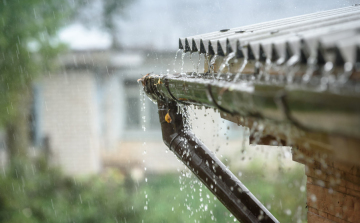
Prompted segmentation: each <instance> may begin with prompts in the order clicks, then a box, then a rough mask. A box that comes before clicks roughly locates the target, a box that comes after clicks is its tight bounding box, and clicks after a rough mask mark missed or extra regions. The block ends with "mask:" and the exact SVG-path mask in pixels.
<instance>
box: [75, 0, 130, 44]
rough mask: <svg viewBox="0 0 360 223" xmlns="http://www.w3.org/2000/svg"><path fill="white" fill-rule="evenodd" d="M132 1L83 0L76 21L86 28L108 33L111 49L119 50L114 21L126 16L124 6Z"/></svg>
mask: <svg viewBox="0 0 360 223" xmlns="http://www.w3.org/2000/svg"><path fill="white" fill-rule="evenodd" d="M133 1H134V0H83V2H82V7H81V10H79V13H78V14H77V16H76V19H77V20H78V21H79V22H81V23H82V24H85V25H87V26H95V27H97V28H100V29H102V30H103V31H105V32H107V33H109V34H110V35H111V37H112V48H113V49H120V48H121V44H120V41H119V39H118V37H119V29H118V25H117V23H116V21H118V20H119V19H121V18H124V17H125V16H126V11H125V9H126V6H128V5H129V4H131V2H133Z"/></svg>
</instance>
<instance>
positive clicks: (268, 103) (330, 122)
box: [144, 73, 360, 138]
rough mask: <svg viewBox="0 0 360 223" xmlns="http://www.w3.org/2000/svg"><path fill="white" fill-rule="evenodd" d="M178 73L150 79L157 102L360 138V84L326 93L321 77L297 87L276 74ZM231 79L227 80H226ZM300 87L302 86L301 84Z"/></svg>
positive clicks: (295, 80)
mask: <svg viewBox="0 0 360 223" xmlns="http://www.w3.org/2000/svg"><path fill="white" fill-rule="evenodd" d="M214 76H217V74H211V73H206V74H194V73H187V74H174V75H162V76H161V75H149V76H147V77H145V79H144V83H145V86H146V88H148V89H151V91H152V92H154V94H151V95H149V96H150V97H153V100H155V101H157V100H159V99H161V100H165V101H166V100H173V101H176V102H177V103H181V104H185V105H200V106H206V107H212V108H215V109H218V110H219V111H221V112H224V113H226V114H229V115H240V116H242V117H257V118H261V119H266V120H272V121H274V122H276V123H278V124H280V123H290V124H293V125H294V126H297V127H299V128H302V129H306V130H309V131H317V132H323V133H330V134H338V135H344V136H349V137H355V138H360V128H359V127H360V116H359V114H360V92H359V85H358V84H357V83H356V82H350V83H347V84H346V85H343V86H336V88H335V87H334V89H323V88H322V86H321V80H322V79H321V77H317V76H314V77H312V79H311V81H309V84H307V85H304V84H302V83H303V82H302V78H301V77H295V79H294V80H293V83H292V84H288V83H287V81H286V79H285V80H282V81H281V80H279V79H278V76H277V75H273V77H270V79H269V80H267V81H261V80H253V78H252V77H253V76H252V75H242V77H241V78H239V79H238V80H237V81H236V82H234V78H235V76H236V75H229V74H221V75H220V76H219V77H218V78H214ZM225 79H226V80H225ZM297 83H299V84H297Z"/></svg>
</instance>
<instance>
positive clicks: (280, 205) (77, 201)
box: [0, 161, 306, 223]
mask: <svg viewBox="0 0 360 223" xmlns="http://www.w3.org/2000/svg"><path fill="white" fill-rule="evenodd" d="M242 173H243V174H242V177H241V181H242V182H243V183H244V184H245V185H246V186H247V187H248V188H249V190H250V191H251V192H252V193H253V194H254V195H255V196H256V197H257V198H258V199H259V200H260V201H261V202H262V203H263V204H264V205H265V206H267V208H268V209H269V210H270V212H271V213H272V214H273V215H274V216H275V217H276V218H277V219H278V220H279V221H280V222H299V220H300V222H306V209H305V196H306V193H305V191H301V190H300V188H301V186H303V184H304V182H303V177H304V175H303V174H304V173H303V170H302V169H300V168H295V169H292V170H288V171H281V172H277V173H274V175H272V176H267V177H262V176H263V175H264V173H265V171H264V169H263V168H261V166H259V165H257V166H252V167H251V168H248V169H246V170H245V171H243V172H242ZM290 212H291V213H290ZM215 220H216V221H217V222H234V217H232V216H231V215H230V213H229V211H228V210H227V209H226V208H225V207H224V206H223V205H222V204H221V203H220V202H219V201H218V200H217V199H215V197H214V195H212V194H211V192H210V191H209V190H208V189H207V188H206V187H205V186H203V185H202V184H201V183H200V182H199V181H198V180H197V179H196V178H195V176H193V175H192V174H191V173H190V172H189V171H188V170H185V171H183V172H181V173H180V175H179V174H167V175H151V176H148V180H147V182H142V183H140V184H139V183H135V182H133V181H132V180H131V179H130V178H129V177H125V176H124V175H123V174H121V173H120V172H119V171H117V170H112V171H107V173H103V174H102V175H97V176H92V177H88V178H83V179H78V178H72V177H67V176H64V175H63V174H61V172H59V171H58V170H57V169H53V168H49V167H48V165H47V164H46V162H44V161H37V162H33V163H29V162H28V161H25V162H24V161H21V162H20V161H17V162H13V163H12V166H11V167H9V168H8V171H6V172H3V173H1V175H0V222H9V223H15V222H16V223H17V222H30V223H40V222H80V223H81V222H84V223H85V222H105V223H106V222H128V223H130V222H134V223H135V222H142V221H144V222H146V223H152V222H153V223H161V222H164V223H165V222H174V223H176V222H179V223H180V222H202V223H204V222H213V221H215Z"/></svg>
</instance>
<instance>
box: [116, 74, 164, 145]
mask: <svg viewBox="0 0 360 223" xmlns="http://www.w3.org/2000/svg"><path fill="white" fill-rule="evenodd" d="M124 90H125V91H124V92H125V99H123V100H125V103H124V105H125V109H124V110H125V111H126V112H125V117H124V118H125V129H124V137H123V138H124V139H126V140H138V139H139V138H144V137H145V138H147V137H148V138H149V139H151V138H156V137H158V136H156V137H155V136H154V134H156V135H159V134H160V122H159V115H158V109H157V105H156V104H154V103H153V102H152V101H150V100H149V99H148V98H147V97H146V96H145V97H144V100H145V110H144V109H142V106H143V104H142V101H141V99H142V98H141V97H142V95H141V93H140V92H139V85H138V83H137V82H136V81H134V80H125V81H124ZM144 119H145V121H144ZM143 127H145V130H146V131H144V129H143ZM139 135H141V137H139ZM157 139H161V136H159V137H158V138H157Z"/></svg>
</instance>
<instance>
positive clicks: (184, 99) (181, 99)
mask: <svg viewBox="0 0 360 223" xmlns="http://www.w3.org/2000/svg"><path fill="white" fill-rule="evenodd" d="M179 101H188V99H186V98H179Z"/></svg>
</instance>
